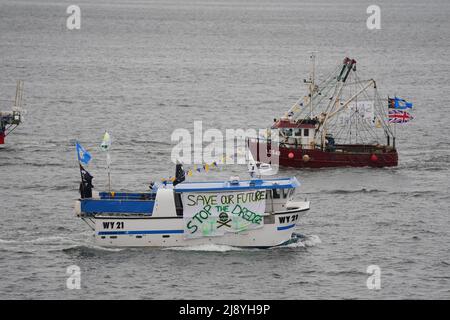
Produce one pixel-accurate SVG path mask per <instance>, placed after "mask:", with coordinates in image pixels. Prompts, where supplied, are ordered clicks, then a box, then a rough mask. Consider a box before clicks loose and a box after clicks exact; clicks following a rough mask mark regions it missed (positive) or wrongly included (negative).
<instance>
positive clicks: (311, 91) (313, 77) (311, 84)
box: [304, 51, 316, 119]
mask: <svg viewBox="0 0 450 320" xmlns="http://www.w3.org/2000/svg"><path fill="white" fill-rule="evenodd" d="M309 58H310V60H311V71H310V74H309V80H308V81H306V80H305V81H304V82H305V83H308V84H309V117H310V119H312V117H313V107H314V105H313V94H314V90H315V87H316V51H311V53H310V56H309Z"/></svg>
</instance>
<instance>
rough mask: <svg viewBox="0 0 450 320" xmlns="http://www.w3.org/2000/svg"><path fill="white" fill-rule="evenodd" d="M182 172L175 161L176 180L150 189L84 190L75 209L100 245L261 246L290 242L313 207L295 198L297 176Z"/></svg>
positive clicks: (298, 184) (155, 185) (153, 185)
mask: <svg viewBox="0 0 450 320" xmlns="http://www.w3.org/2000/svg"><path fill="white" fill-rule="evenodd" d="M182 172H183V170H182V169H181V168H180V165H177V179H176V180H175V181H174V182H173V183H154V184H152V186H151V191H150V192H143V193H122V192H100V193H95V192H94V193H93V195H92V196H90V197H85V196H83V195H86V192H82V197H81V198H80V199H79V200H78V201H77V202H76V214H77V216H79V217H81V218H82V219H83V220H84V221H85V222H86V223H87V224H88V225H89V226H90V227H91V228H92V229H93V230H94V232H95V240H96V243H98V244H99V245H102V246H118V247H122V246H127V247H128V246H130V247H141V246H156V247H160V246H192V245H203V244H216V245H230V246H238V247H259V248H261V247H273V246H278V245H282V244H284V243H286V242H288V241H290V240H291V237H292V235H293V232H294V228H295V225H296V223H297V222H298V220H299V218H300V217H301V216H302V215H303V214H304V213H306V211H307V210H309V202H308V201H294V200H293V195H294V192H295V190H296V188H298V187H299V186H300V183H299V182H298V180H297V179H296V178H295V177H293V178H279V179H264V180H263V179H252V180H240V179H239V178H237V177H234V178H231V179H230V180H229V181H215V182H185V181H184V175H183V174H182ZM180 173H181V174H180ZM82 177H83V174H82ZM88 177H90V178H89V179H90V180H89V181H91V180H92V176H90V175H89V176H88ZM88 184H90V182H89V183H88ZM82 185H83V182H82ZM85 185H86V184H85ZM80 189H82V188H80ZM90 193H91V192H88V194H89V195H90Z"/></svg>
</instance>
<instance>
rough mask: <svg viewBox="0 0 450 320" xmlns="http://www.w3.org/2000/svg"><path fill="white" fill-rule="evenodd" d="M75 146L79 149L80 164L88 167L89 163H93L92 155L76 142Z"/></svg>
mask: <svg viewBox="0 0 450 320" xmlns="http://www.w3.org/2000/svg"><path fill="white" fill-rule="evenodd" d="M75 146H76V148H77V157H78V162H79V163H81V164H84V165H86V166H87V165H88V163H89V161H91V158H92V157H91V154H90V153H89V152H87V151H86V149H85V148H83V147H82V146H81V144H79V143H78V141H77V142H76V144H75Z"/></svg>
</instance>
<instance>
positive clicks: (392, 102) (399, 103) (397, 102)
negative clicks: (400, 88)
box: [388, 97, 413, 110]
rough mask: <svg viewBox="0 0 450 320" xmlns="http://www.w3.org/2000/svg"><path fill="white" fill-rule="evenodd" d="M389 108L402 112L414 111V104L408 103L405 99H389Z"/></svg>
mask: <svg viewBox="0 0 450 320" xmlns="http://www.w3.org/2000/svg"><path fill="white" fill-rule="evenodd" d="M388 107H389V108H390V109H400V110H405V109H412V107H413V104H412V102H408V101H406V100H405V99H401V98H397V97H394V98H389V97H388Z"/></svg>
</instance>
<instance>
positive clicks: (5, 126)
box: [0, 80, 23, 145]
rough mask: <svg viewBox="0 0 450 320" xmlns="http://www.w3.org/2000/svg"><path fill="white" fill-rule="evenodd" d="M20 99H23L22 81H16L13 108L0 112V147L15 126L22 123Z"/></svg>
mask: <svg viewBox="0 0 450 320" xmlns="http://www.w3.org/2000/svg"><path fill="white" fill-rule="evenodd" d="M22 97H23V81H20V80H19V81H17V88H16V97H15V100H14V106H13V108H12V110H11V111H0V145H3V144H4V143H5V138H6V136H7V135H9V134H10V133H11V132H12V131H14V130H15V129H16V128H17V126H19V125H20V124H21V123H22V119H23V109H22Z"/></svg>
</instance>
